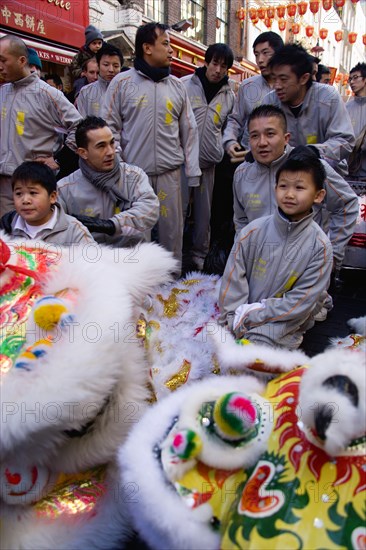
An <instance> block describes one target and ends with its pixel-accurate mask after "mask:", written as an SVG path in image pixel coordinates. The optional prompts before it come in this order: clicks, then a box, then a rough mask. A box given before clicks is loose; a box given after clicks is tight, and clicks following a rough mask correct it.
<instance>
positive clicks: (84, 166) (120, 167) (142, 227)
mask: <svg viewBox="0 0 366 550" xmlns="http://www.w3.org/2000/svg"><path fill="white" fill-rule="evenodd" d="M76 143H77V145H78V149H77V152H78V154H79V157H80V162H79V166H80V169H79V170H76V172H73V173H72V174H70V175H69V176H66V177H65V178H63V179H62V180H60V181H59V182H58V196H59V201H60V203H61V205H62V206H63V207H64V209H65V211H66V212H67V213H68V214H72V215H74V216H76V217H77V218H78V219H79V220H80V221H81V222H82V223H83V224H84V225H86V227H88V229H89V230H90V231H91V232H92V234H93V237H94V238H95V240H96V241H97V242H99V243H107V244H110V245H113V246H131V245H135V244H136V243H137V242H139V241H144V240H146V239H149V237H150V231H151V228H152V227H153V226H154V225H155V223H156V221H157V219H158V216H159V201H158V198H157V197H156V195H155V193H154V191H153V189H152V187H151V185H150V184H149V180H148V178H147V175H146V174H145V173H144V172H143V170H141V168H138V167H137V166H133V165H130V164H127V163H125V162H122V161H120V159H119V156H117V155H116V151H115V145H114V138H113V134H112V132H111V130H110V129H109V128H108V126H107V125H106V123H105V121H104V120H103V119H101V118H97V117H87V118H85V119H84V120H83V121H82V122H81V123H80V124H79V126H78V128H77V131H76ZM98 182H99V183H98Z"/></svg>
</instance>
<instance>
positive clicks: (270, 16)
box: [267, 7, 275, 19]
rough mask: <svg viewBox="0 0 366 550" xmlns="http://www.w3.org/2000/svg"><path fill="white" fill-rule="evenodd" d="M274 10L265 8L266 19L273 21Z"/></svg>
mask: <svg viewBox="0 0 366 550" xmlns="http://www.w3.org/2000/svg"><path fill="white" fill-rule="evenodd" d="M274 16H275V9H274V8H273V7H269V8H267V17H268V19H274Z"/></svg>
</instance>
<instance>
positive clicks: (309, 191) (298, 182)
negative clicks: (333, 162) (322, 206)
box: [276, 170, 325, 222]
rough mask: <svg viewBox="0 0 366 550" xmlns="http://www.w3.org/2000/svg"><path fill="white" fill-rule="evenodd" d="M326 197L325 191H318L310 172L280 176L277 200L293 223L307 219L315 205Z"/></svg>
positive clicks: (288, 173)
mask: <svg viewBox="0 0 366 550" xmlns="http://www.w3.org/2000/svg"><path fill="white" fill-rule="evenodd" d="M324 197H325V191H324V189H322V190H320V191H318V190H317V189H316V187H315V183H314V181H313V176H312V174H309V173H308V172H302V171H301V170H299V172H287V171H284V172H282V173H281V174H280V177H279V180H278V184H277V185H276V200H277V204H278V206H279V207H280V208H281V210H282V211H283V212H284V213H285V214H286V216H288V218H289V219H290V220H292V221H294V222H295V221H299V220H302V219H303V218H305V217H306V216H307V215H308V214H309V213H310V211H311V207H312V206H313V204H314V203H317V204H318V203H320V202H322V200H323V199H324Z"/></svg>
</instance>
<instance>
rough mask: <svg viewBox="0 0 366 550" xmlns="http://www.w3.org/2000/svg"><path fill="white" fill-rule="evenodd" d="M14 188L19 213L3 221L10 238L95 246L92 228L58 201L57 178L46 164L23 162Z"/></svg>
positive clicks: (7, 216) (15, 177)
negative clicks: (64, 208)
mask: <svg viewBox="0 0 366 550" xmlns="http://www.w3.org/2000/svg"><path fill="white" fill-rule="evenodd" d="M12 188H13V196H14V203H15V211H12V212H8V213H7V214H5V215H4V216H3V217H2V219H1V225H2V228H3V229H4V230H5V231H6V232H7V233H9V234H10V235H13V236H14V237H17V238H21V239H36V240H37V239H39V240H42V241H46V242H50V243H55V244H60V245H63V246H71V245H72V244H88V243H95V241H94V239H93V237H92V236H91V234H90V233H89V231H88V229H87V228H86V227H85V226H84V225H82V223H80V222H79V221H78V220H77V219H76V218H74V217H72V216H68V215H67V214H65V213H64V211H63V210H62V208H61V206H60V205H59V204H58V203H57V202H56V201H57V183H56V177H55V175H54V173H53V171H52V170H51V169H50V168H49V167H48V166H46V165H45V164H40V163H39V162H33V161H28V162H23V164H21V165H20V166H18V168H17V169H16V170H15V172H14V174H13V176H12Z"/></svg>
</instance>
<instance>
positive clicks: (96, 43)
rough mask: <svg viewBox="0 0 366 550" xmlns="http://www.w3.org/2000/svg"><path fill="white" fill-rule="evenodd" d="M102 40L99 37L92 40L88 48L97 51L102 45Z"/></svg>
mask: <svg viewBox="0 0 366 550" xmlns="http://www.w3.org/2000/svg"><path fill="white" fill-rule="evenodd" d="M102 44H103V41H102V40H100V39H99V38H98V39H97V40H93V42H90V44H89V46H88V48H89V50H90V51H91V52H93V53H97V51H98V50H100V48H101V47H102Z"/></svg>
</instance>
